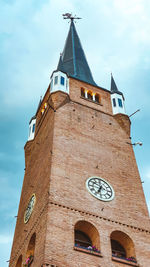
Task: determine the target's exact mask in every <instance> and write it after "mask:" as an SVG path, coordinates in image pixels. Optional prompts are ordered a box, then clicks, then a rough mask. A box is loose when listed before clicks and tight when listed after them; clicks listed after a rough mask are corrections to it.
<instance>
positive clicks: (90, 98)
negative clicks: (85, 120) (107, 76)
mask: <svg viewBox="0 0 150 267" xmlns="http://www.w3.org/2000/svg"><path fill="white" fill-rule="evenodd" d="M87 97H88V99H89V100H93V96H92V92H91V91H88V93H87Z"/></svg>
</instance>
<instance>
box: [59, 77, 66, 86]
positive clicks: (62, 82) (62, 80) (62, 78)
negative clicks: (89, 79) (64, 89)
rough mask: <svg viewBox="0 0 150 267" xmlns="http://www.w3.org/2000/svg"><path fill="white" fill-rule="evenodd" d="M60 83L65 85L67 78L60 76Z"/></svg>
mask: <svg viewBox="0 0 150 267" xmlns="http://www.w3.org/2000/svg"><path fill="white" fill-rule="evenodd" d="M60 84H61V85H65V78H64V77H62V76H61V77H60Z"/></svg>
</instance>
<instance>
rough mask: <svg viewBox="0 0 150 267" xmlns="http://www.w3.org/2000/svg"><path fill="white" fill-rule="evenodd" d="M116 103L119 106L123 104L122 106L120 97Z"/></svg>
mask: <svg viewBox="0 0 150 267" xmlns="http://www.w3.org/2000/svg"><path fill="white" fill-rule="evenodd" d="M118 105H119V107H120V108H122V107H123V106H122V100H121V99H120V98H118Z"/></svg>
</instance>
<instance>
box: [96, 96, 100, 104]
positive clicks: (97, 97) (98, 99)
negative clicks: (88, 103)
mask: <svg viewBox="0 0 150 267" xmlns="http://www.w3.org/2000/svg"><path fill="white" fill-rule="evenodd" d="M95 102H96V103H100V97H99V95H98V94H96V95H95Z"/></svg>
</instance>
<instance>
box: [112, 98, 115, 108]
mask: <svg viewBox="0 0 150 267" xmlns="http://www.w3.org/2000/svg"><path fill="white" fill-rule="evenodd" d="M112 101H113V106H114V107H116V99H115V98H113V100H112Z"/></svg>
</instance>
